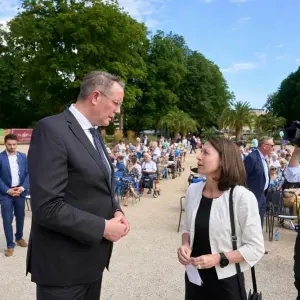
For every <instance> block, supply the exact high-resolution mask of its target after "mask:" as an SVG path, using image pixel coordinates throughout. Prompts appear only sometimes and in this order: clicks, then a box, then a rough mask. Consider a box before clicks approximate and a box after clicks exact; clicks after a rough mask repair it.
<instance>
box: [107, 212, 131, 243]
mask: <svg viewBox="0 0 300 300" xmlns="http://www.w3.org/2000/svg"><path fill="white" fill-rule="evenodd" d="M129 230H130V227H129V223H128V221H127V219H126V217H125V216H124V215H123V214H122V212H120V211H117V212H115V214H114V217H113V218H112V219H110V220H107V221H106V226H105V230H104V235H103V236H104V237H105V238H106V239H107V240H109V241H112V242H117V241H118V240H120V239H121V238H122V237H124V236H125V235H127V233H128V232H129Z"/></svg>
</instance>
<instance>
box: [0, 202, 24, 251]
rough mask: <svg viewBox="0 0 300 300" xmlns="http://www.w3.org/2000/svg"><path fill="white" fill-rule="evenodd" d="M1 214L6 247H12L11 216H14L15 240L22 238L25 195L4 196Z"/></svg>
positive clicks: (13, 245) (13, 244)
mask: <svg viewBox="0 0 300 300" xmlns="http://www.w3.org/2000/svg"><path fill="white" fill-rule="evenodd" d="M0 204H1V215H2V220H3V228H4V233H5V237H6V243H7V248H14V247H15V243H14V232H13V227H12V222H13V217H14V216H15V217H16V234H15V238H16V240H20V239H22V238H23V227H24V218H25V197H10V196H6V197H5V198H4V199H3V200H2V201H1V202H0Z"/></svg>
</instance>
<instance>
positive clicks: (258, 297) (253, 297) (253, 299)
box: [229, 187, 262, 300]
mask: <svg viewBox="0 0 300 300" xmlns="http://www.w3.org/2000/svg"><path fill="white" fill-rule="evenodd" d="M233 190H234V187H232V188H231V190H230V194H229V213H230V223H231V238H232V248H233V250H237V236H236V232H235V223H234V210H233ZM235 266H236V271H237V274H240V273H241V266H240V264H235ZM251 277H252V285H253V292H252V291H251V290H250V291H249V294H248V298H247V300H262V293H258V292H257V284H256V277H255V269H254V267H252V268H251ZM238 285H239V289H240V294H241V295H242V294H243V293H242V284H241V282H240V277H239V276H238Z"/></svg>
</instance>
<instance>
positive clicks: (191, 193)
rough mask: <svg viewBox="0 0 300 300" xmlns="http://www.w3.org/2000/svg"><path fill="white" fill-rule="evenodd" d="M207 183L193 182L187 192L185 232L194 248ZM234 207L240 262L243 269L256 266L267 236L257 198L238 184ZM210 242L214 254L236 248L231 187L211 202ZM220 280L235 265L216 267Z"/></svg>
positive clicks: (230, 274) (225, 276) (229, 273)
mask: <svg viewBox="0 0 300 300" xmlns="http://www.w3.org/2000/svg"><path fill="white" fill-rule="evenodd" d="M204 186H205V183H203V182H199V183H193V184H191V185H190V186H189V188H188V190H187V193H186V202H185V207H186V210H185V215H184V222H183V232H184V233H189V234H190V247H191V249H192V248H193V243H194V235H195V219H196V215H197V211H198V208H199V205H200V202H201V198H202V191H203V188H204ZM233 209H234V218H235V228H236V236H237V248H238V251H239V252H240V254H241V255H242V256H243V258H244V259H245V261H243V262H241V263H240V266H241V271H242V272H244V271H246V270H248V269H249V268H250V266H251V267H252V266H254V265H255V264H256V263H257V262H258V261H259V260H260V259H261V258H262V257H263V255H264V252H265V250H264V239H263V233H262V228H261V222H260V216H259V211H258V206H257V200H256V198H255V196H254V194H253V193H252V192H250V191H249V190H247V189H246V188H245V187H242V186H236V187H235V188H234V192H233ZM209 241H210V247H211V252H212V254H218V253H226V252H230V251H233V249H232V238H231V223H230V213H229V190H228V191H225V192H224V193H223V194H222V195H221V196H220V197H219V198H216V199H214V200H213V202H212V206H211V213H210V218H209ZM216 271H217V275H218V279H223V278H228V277H231V276H233V275H235V274H236V267H235V264H229V265H228V266H227V267H225V268H221V267H220V266H219V265H217V266H216Z"/></svg>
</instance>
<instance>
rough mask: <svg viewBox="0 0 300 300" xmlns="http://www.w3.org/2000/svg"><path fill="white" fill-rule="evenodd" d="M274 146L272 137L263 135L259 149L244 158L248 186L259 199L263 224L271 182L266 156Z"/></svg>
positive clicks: (262, 222)
mask: <svg viewBox="0 0 300 300" xmlns="http://www.w3.org/2000/svg"><path fill="white" fill-rule="evenodd" d="M274 146H275V145H274V142H273V139H272V138H270V137H263V138H261V139H260V140H259V143H258V148H257V150H254V151H253V152H251V153H250V154H248V155H247V156H246V158H245V159H244V164H245V168H246V173H247V186H248V188H249V189H250V191H251V192H253V194H254V195H255V197H256V199H257V202H258V208H259V214H260V218H261V224H262V226H263V224H264V217H265V214H266V209H267V204H266V193H267V190H268V187H269V183H270V177H269V168H268V164H267V161H266V158H267V157H268V156H270V155H271V153H272V152H273V151H274Z"/></svg>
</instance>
